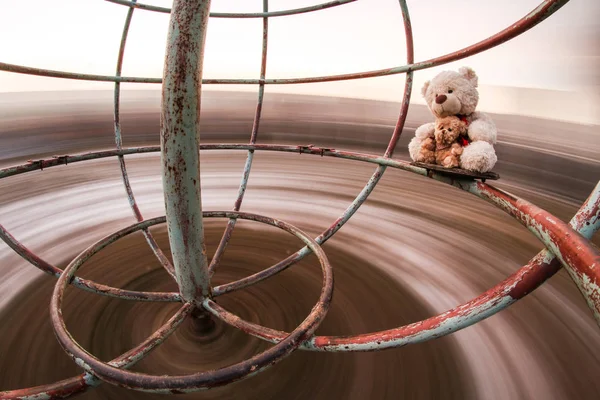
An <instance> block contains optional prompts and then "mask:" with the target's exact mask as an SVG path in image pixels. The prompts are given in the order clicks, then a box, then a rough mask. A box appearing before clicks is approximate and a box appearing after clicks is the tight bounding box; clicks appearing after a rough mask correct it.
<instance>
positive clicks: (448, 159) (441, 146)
mask: <svg viewBox="0 0 600 400" xmlns="http://www.w3.org/2000/svg"><path fill="white" fill-rule="evenodd" d="M460 135H464V136H466V135H467V124H466V123H465V122H463V121H461V120H460V119H459V118H458V117H454V116H452V117H444V118H438V119H437V120H436V122H435V133H434V136H435V163H436V164H438V165H441V166H442V167H446V168H457V167H458V166H459V165H460V155H461V154H462V152H463V146H462V145H461V144H460V143H458V141H457V140H458V138H459V136H460Z"/></svg>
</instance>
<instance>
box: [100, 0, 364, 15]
mask: <svg viewBox="0 0 600 400" xmlns="http://www.w3.org/2000/svg"><path fill="white" fill-rule="evenodd" d="M105 1H108V2H110V3H115V4H121V5H124V6H128V7H131V8H139V9H142V10H148V11H156V12H161V13H170V12H171V9H170V8H166V7H157V6H153V5H150V4H142V3H137V2H134V1H127V0H105ZM355 1H356V0H335V1H330V2H327V3H322V4H317V5H314V6H308V7H302V8H296V9H291V10H281V11H271V12H268V11H265V10H263V12H261V13H219V12H211V13H210V17H212V18H272V17H283V16H288V15H297V14H303V13H307V12H311V11H319V10H324V9H326V8H331V7H335V6H341V5H343V4H347V3H353V2H355Z"/></svg>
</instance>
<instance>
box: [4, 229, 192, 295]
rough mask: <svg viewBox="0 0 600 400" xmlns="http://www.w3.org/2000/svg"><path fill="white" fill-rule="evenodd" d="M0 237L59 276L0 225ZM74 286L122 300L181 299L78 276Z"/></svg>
mask: <svg viewBox="0 0 600 400" xmlns="http://www.w3.org/2000/svg"><path fill="white" fill-rule="evenodd" d="M0 239H2V240H3V241H4V243H6V244H7V245H8V246H9V247H10V248H11V249H13V250H14V251H15V253H17V254H18V255H20V256H21V257H23V258H24V259H25V260H26V261H29V262H30V263H31V264H32V265H33V266H34V267H36V268H38V269H39V270H41V271H42V272H45V273H47V274H49V275H52V276H54V277H56V278H59V277H60V276H61V275H62V273H63V271H62V270H61V269H60V268H58V267H55V266H54V265H52V264H50V263H49V262H47V261H45V260H44V259H42V258H41V257H39V256H38V255H36V254H35V253H34V252H32V251H31V250H29V249H28V248H27V247H25V246H24V245H23V244H21V243H20V242H19V241H18V240H17V239H15V237H14V236H13V235H11V234H10V233H9V232H8V231H7V230H6V229H5V228H4V226H2V225H0ZM71 284H73V285H74V286H75V287H78V288H79V289H83V290H86V291H88V292H92V293H96V294H100V295H103V296H108V297H115V298H118V299H122V300H135V301H168V302H173V301H181V296H180V295H179V293H168V292H138V291H135V290H125V289H117V288H114V287H111V286H106V285H103V284H101V283H96V282H94V281H89V280H87V279H82V278H79V277H77V276H76V277H74V278H73V280H72V281H71Z"/></svg>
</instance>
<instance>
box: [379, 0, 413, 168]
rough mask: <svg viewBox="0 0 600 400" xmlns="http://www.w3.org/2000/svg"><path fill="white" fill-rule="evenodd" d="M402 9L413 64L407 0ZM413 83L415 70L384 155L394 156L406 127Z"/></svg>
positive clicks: (408, 79)
mask: <svg viewBox="0 0 600 400" xmlns="http://www.w3.org/2000/svg"><path fill="white" fill-rule="evenodd" d="M399 2H400V9H401V10H402V19H403V21H404V36H405V37H406V63H407V64H412V63H413V62H415V51H414V43H413V33H412V24H411V23H410V14H409V12H408V6H407V5H406V0H400V1H399ZM412 83H413V72H412V71H408V72H407V73H406V79H405V81H404V96H403V97H402V105H401V106H400V115H399V116H398V122H396V126H395V127H394V132H393V133H392V138H391V139H390V142H389V143H388V147H387V148H386V150H385V153H384V155H383V156H384V157H388V158H389V157H392V155H393V154H394V150H395V149H396V145H397V144H398V140H399V139H400V135H401V134H402V129H404V123H405V122H406V116H407V115H408V106H409V105H410V97H411V94H412Z"/></svg>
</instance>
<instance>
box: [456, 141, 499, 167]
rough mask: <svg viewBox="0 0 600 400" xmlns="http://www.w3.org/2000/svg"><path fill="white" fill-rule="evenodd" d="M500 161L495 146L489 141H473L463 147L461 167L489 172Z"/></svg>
mask: <svg viewBox="0 0 600 400" xmlns="http://www.w3.org/2000/svg"><path fill="white" fill-rule="evenodd" d="M496 161H498V158H497V157H496V151H495V150H494V146H492V145H491V144H490V143H488V142H482V141H479V142H473V143H471V144H470V145H468V146H467V147H465V148H463V153H462V155H461V156H460V167H461V168H463V169H468V170H469V171H480V172H487V171H491V170H492V168H494V165H495V164H496Z"/></svg>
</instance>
